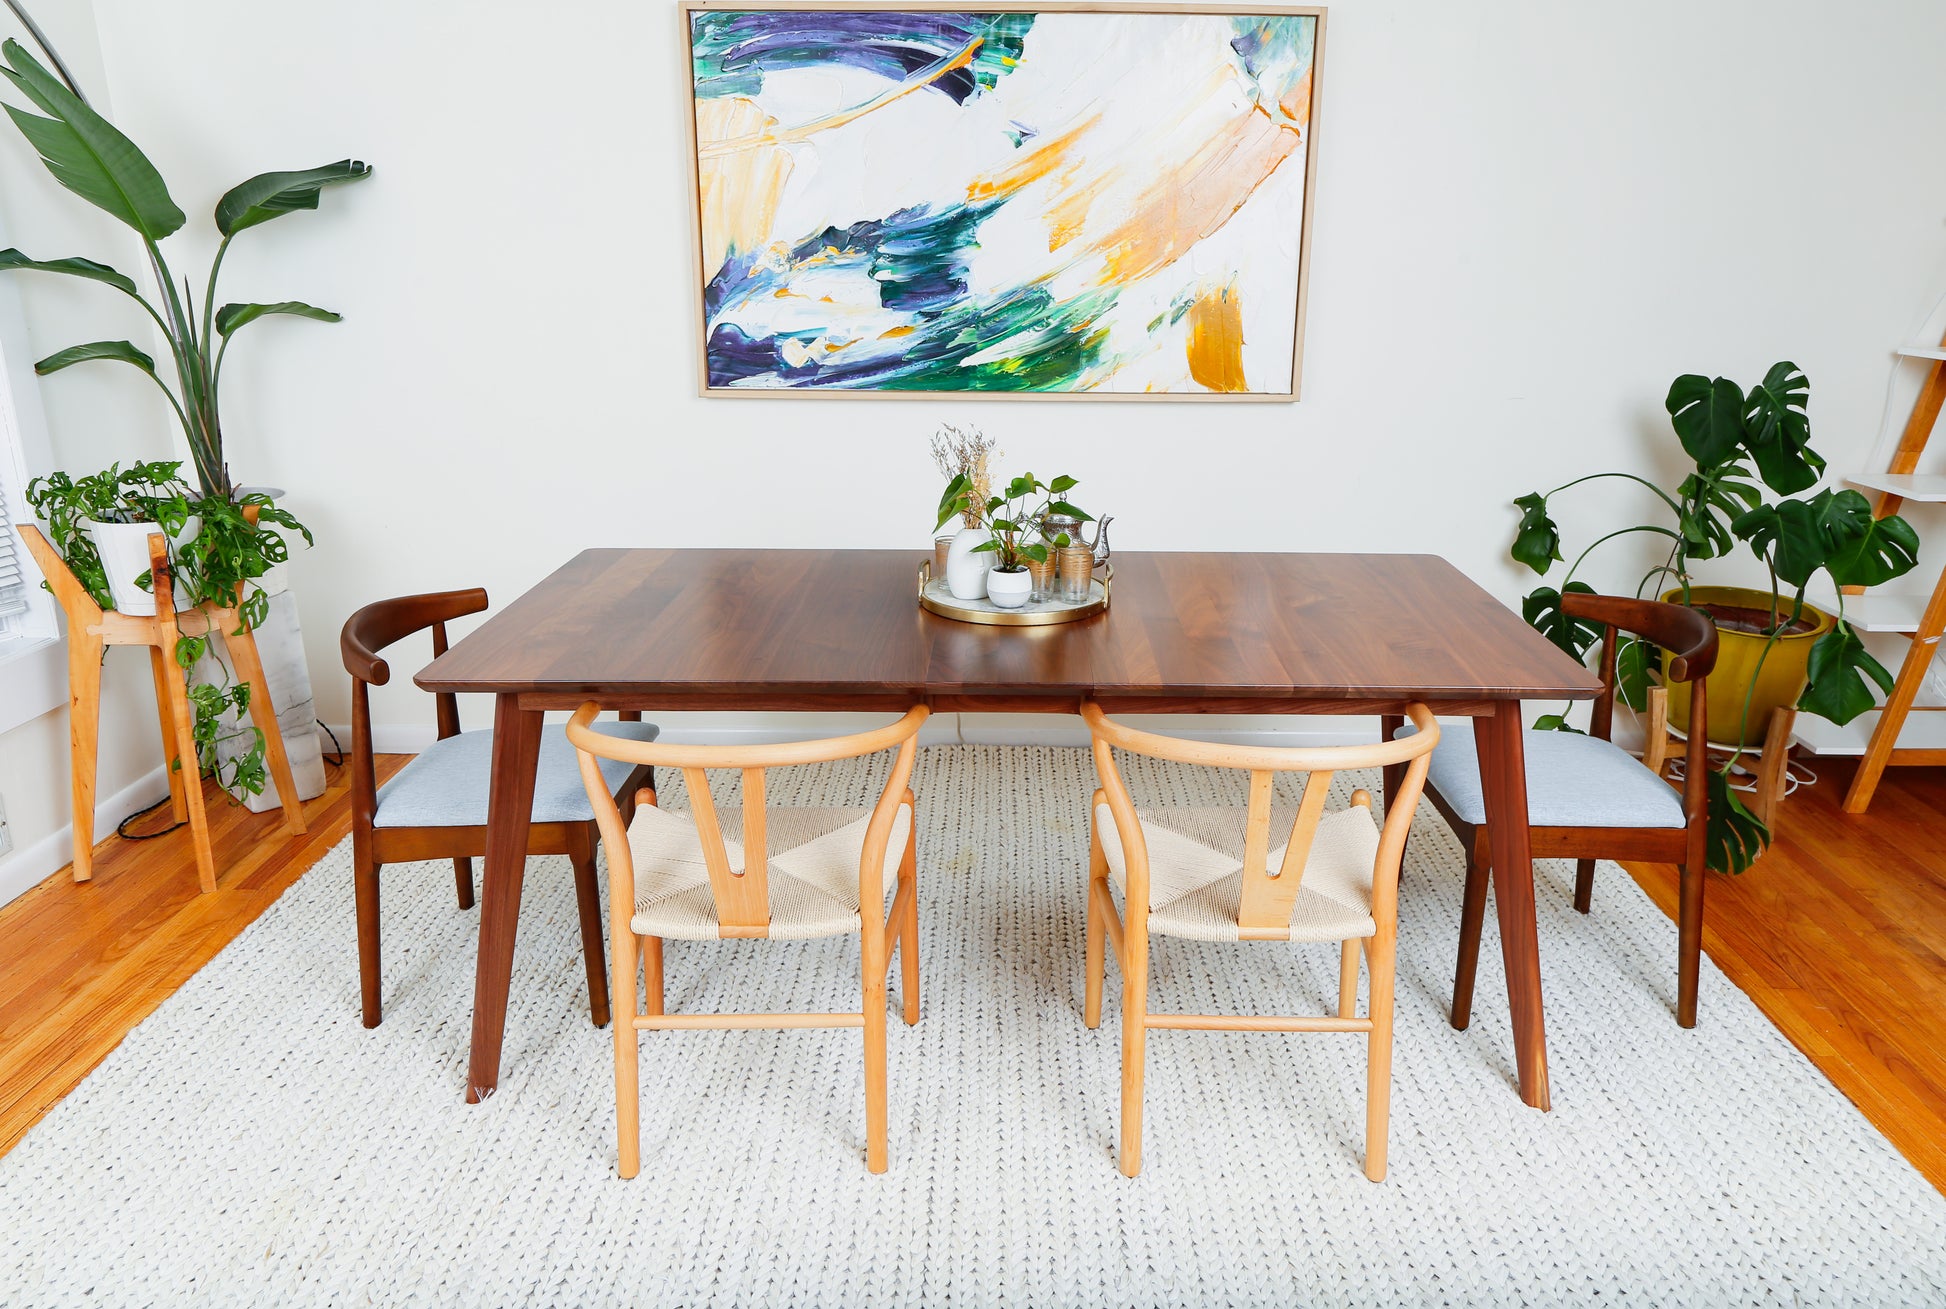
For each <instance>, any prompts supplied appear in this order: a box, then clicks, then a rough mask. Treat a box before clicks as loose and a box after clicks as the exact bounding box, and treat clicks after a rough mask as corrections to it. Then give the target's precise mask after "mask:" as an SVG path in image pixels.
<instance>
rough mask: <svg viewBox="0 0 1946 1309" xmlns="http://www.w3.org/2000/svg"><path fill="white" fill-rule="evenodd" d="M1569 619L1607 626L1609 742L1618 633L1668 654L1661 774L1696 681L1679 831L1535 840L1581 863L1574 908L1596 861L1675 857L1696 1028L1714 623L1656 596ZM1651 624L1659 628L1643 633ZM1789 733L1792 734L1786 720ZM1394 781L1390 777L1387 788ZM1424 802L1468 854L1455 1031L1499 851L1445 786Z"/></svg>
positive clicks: (1660, 726)
mask: <svg viewBox="0 0 1946 1309" xmlns="http://www.w3.org/2000/svg"><path fill="white" fill-rule="evenodd" d="M1561 608H1562V610H1563V611H1564V612H1566V613H1567V614H1569V615H1570V616H1571V617H1575V618H1581V619H1586V620H1590V621H1593V622H1598V623H1601V624H1602V635H1601V664H1600V668H1601V684H1602V691H1601V695H1600V696H1599V697H1597V699H1596V700H1595V702H1594V711H1593V714H1592V717H1591V719H1590V721H1589V724H1588V734H1589V735H1590V736H1594V737H1599V738H1600V739H1602V740H1604V741H1606V740H1609V739H1610V738H1611V736H1612V734H1613V729H1614V722H1615V659H1616V654H1617V647H1618V641H1617V633H1618V632H1630V633H1632V634H1634V635H1636V636H1646V637H1647V638H1648V639H1650V640H1656V641H1657V642H1658V644H1661V645H1662V646H1663V648H1664V649H1665V650H1667V652H1668V658H1667V661H1666V663H1665V664H1664V667H1663V670H1662V676H1663V679H1664V682H1665V686H1658V687H1653V688H1651V690H1650V698H1649V702H1648V710H1649V714H1648V722H1647V724H1646V731H1647V735H1646V737H1645V742H1644V743H1645V752H1644V756H1643V763H1644V764H1645V765H1646V766H1647V767H1648V768H1649V770H1650V771H1651V772H1653V773H1655V774H1656V775H1657V776H1658V777H1659V776H1661V774H1662V769H1663V766H1664V765H1665V764H1666V763H1667V762H1668V761H1669V759H1670V757H1671V756H1670V754H1669V752H1668V751H1669V745H1670V737H1669V731H1668V700H1667V698H1666V697H1667V690H1666V683H1668V682H1688V683H1689V684H1690V692H1689V697H1690V698H1689V726H1690V730H1689V733H1688V740H1687V742H1686V743H1685V745H1684V755H1683V759H1684V781H1683V789H1682V807H1683V825H1682V826H1681V827H1534V828H1532V829H1531V834H1530V836H1529V838H1528V839H1529V841H1530V842H1531V843H1532V848H1533V852H1534V858H1536V859H1572V860H1574V861H1575V878H1574V907H1575V910H1576V911H1577V912H1579V913H1584V914H1585V913H1587V912H1588V911H1589V910H1590V908H1591V907H1592V906H1593V903H1594V890H1595V863H1596V861H1597V860H1600V859H1639V860H1644V861H1652V862H1656V863H1673V864H1676V865H1678V866H1679V867H1680V869H1681V886H1680V890H1679V892H1678V895H1677V901H1678V914H1677V940H1676V1022H1677V1023H1678V1024H1680V1025H1681V1026H1683V1027H1694V1026H1696V996H1697V989H1698V986H1699V982H1700V978H1701V972H1702V953H1703V886H1704V880H1705V878H1706V877H1707V875H1708V870H1707V868H1706V867H1705V864H1706V857H1705V855H1706V841H1707V838H1708V829H1709V784H1708V783H1709V771H1710V769H1709V743H1708V740H1707V736H1708V724H1709V705H1708V700H1707V693H1708V678H1709V674H1710V670H1711V669H1712V668H1714V667H1715V666H1716V646H1717V640H1716V626H1715V624H1714V623H1712V622H1711V621H1710V619H1709V618H1708V616H1707V615H1705V614H1703V613H1702V612H1701V611H1700V610H1696V609H1689V608H1685V607H1683V606H1681V605H1673V604H1667V603H1664V602H1662V601H1658V600H1634V599H1629V598H1626V597H1619V596H1605V595H1577V594H1574V593H1570V594H1568V595H1565V596H1563V597H1562V598H1561ZM1645 626H1651V627H1653V628H1654V629H1655V630H1652V631H1644V630H1643V629H1644V627H1645ZM1777 726H1778V725H1777V723H1776V722H1775V721H1773V723H1772V738H1771V741H1770V742H1769V744H1768V745H1767V746H1766V756H1767V758H1769V759H1772V760H1774V761H1776V763H1777V766H1779V767H1781V763H1782V760H1783V758H1784V753H1785V752H1784V750H1783V749H1781V748H1777V749H1774V750H1773V749H1772V747H1774V746H1777V745H1778V743H1777V742H1776V740H1775V732H1776V730H1777ZM1784 730H1786V731H1788V723H1786V724H1785V727H1784ZM1390 784H1391V783H1390V778H1389V777H1388V779H1387V787H1388V793H1389V788H1390ZM1426 798H1427V799H1428V800H1430V801H1431V802H1432V806H1433V808H1434V809H1436V810H1437V811H1438V812H1439V816H1440V817H1441V818H1444V819H1445V820H1446V825H1447V826H1448V827H1450V828H1452V829H1453V834H1454V835H1455V836H1457V837H1458V838H1459V842H1460V845H1461V846H1462V847H1463V848H1464V849H1465V851H1466V891H1465V894H1464V896H1463V897H1462V900H1461V904H1460V942H1459V959H1458V961H1457V963H1456V964H1455V966H1454V972H1453V1014H1452V1023H1453V1026H1454V1027H1455V1028H1458V1029H1461V1030H1464V1029H1465V1028H1466V1026H1467V1025H1468V1024H1469V1023H1471V1022H1472V1020H1473V981H1474V975H1475V974H1476V973H1477V972H1478V969H1479V962H1480V935H1481V931H1482V929H1483V928H1484V926H1485V924H1486V912H1487V889H1488V884H1489V882H1490V880H1491V877H1490V874H1491V872H1492V868H1493V853H1492V849H1491V847H1490V845H1489V843H1488V840H1487V828H1486V825H1485V824H1481V825H1479V826H1477V827H1476V826H1474V825H1473V824H1471V823H1468V822H1466V821H1464V820H1463V819H1461V818H1460V816H1459V815H1458V814H1457V813H1456V812H1455V811H1454V809H1453V807H1452V805H1451V804H1449V803H1448V802H1447V800H1446V797H1445V796H1443V795H1441V794H1440V793H1439V788H1437V787H1432V786H1429V787H1427V788H1426Z"/></svg>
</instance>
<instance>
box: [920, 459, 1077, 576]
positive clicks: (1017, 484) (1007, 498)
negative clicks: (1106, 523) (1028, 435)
mask: <svg viewBox="0 0 1946 1309" xmlns="http://www.w3.org/2000/svg"><path fill="white" fill-rule="evenodd" d="M1075 485H1076V482H1075V479H1074V478H1072V477H1068V476H1065V475H1063V476H1061V477H1057V478H1055V479H1054V480H1053V481H1052V482H1042V481H1041V480H1040V479H1039V478H1038V477H1035V476H1034V475H1033V474H1032V473H1022V474H1021V475H1020V476H1019V477H1016V478H1014V479H1013V480H1012V481H1010V482H1009V483H1007V489H1006V491H1005V492H1003V493H1002V494H999V495H994V496H989V497H988V498H987V499H986V500H985V501H984V502H983V503H982V502H981V501H980V500H979V499H978V491H977V488H976V487H974V486H973V485H972V484H971V483H970V482H968V481H966V480H964V479H958V478H956V479H955V480H954V481H953V482H952V483H950V484H949V485H948V486H947V488H946V494H945V496H944V497H942V498H941V500H940V505H939V521H940V523H941V524H944V523H945V522H946V520H947V519H949V518H951V517H952V516H953V515H954V514H956V513H957V514H961V515H964V514H965V513H966V511H967V510H968V509H969V508H972V507H974V506H976V505H977V506H978V507H979V516H980V522H981V529H980V530H981V531H982V532H984V533H985V534H986V540H984V541H983V542H981V543H980V544H979V545H976V546H975V547H973V553H974V554H976V555H992V556H993V557H994V562H993V567H992V571H990V572H989V573H987V575H986V595H987V599H989V600H991V601H993V603H994V604H996V605H998V606H999V607H1000V608H1002V609H1018V608H1020V607H1021V606H1022V605H1024V604H1026V603H1027V600H1028V597H1029V596H1031V595H1032V594H1033V591H1034V579H1033V575H1032V574H1031V573H1029V572H1028V571H1027V565H1028V563H1029V562H1030V561H1032V562H1034V563H1045V562H1046V561H1047V557H1048V547H1047V543H1046V542H1045V541H1038V540H1030V539H1029V538H1030V537H1031V536H1034V535H1036V534H1037V533H1038V530H1039V528H1038V524H1039V523H1040V520H1041V518H1042V516H1043V515H1046V514H1049V513H1058V514H1067V515H1070V516H1072V517H1075V518H1078V519H1080V520H1081V521H1082V522H1087V521H1089V520H1090V518H1091V515H1089V514H1087V513H1086V512H1084V511H1083V510H1081V509H1079V508H1077V507H1076V506H1074V505H1072V504H1069V503H1068V502H1067V501H1066V500H1063V499H1061V498H1060V497H1061V496H1063V495H1065V494H1066V493H1067V492H1068V491H1070V490H1072V489H1073V488H1074V486H1075ZM1037 495H1038V496H1041V497H1042V499H1041V502H1040V504H1039V505H1038V506H1035V507H1033V508H1029V505H1030V504H1032V502H1033V499H1034V497H1035V496H1037ZM948 585H949V586H950V582H949V583H948ZM954 594H955V595H958V594H959V593H958V592H957V591H955V592H954Z"/></svg>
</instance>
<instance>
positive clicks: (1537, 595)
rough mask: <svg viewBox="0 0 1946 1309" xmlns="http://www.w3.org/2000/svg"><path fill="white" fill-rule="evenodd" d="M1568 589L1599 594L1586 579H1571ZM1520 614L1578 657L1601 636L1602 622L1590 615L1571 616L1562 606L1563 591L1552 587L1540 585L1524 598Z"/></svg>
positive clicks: (1535, 628) (1550, 638)
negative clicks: (1591, 617)
mask: <svg viewBox="0 0 1946 1309" xmlns="http://www.w3.org/2000/svg"><path fill="white" fill-rule="evenodd" d="M1566 589H1567V590H1569V591H1573V592H1576V593H1578V594H1582V595H1593V594H1594V593H1595V589H1594V588H1593V587H1592V586H1589V585H1588V584H1587V583H1586V582H1569V583H1568V584H1567V587H1566ZM1520 616H1521V617H1522V618H1525V619H1526V620H1527V622H1528V624H1529V625H1530V626H1532V627H1533V628H1534V630H1535V631H1537V632H1539V633H1540V634H1541V635H1542V636H1545V637H1546V638H1547V639H1548V640H1550V641H1552V642H1554V644H1555V645H1558V646H1560V647H1561V649H1563V650H1565V651H1567V652H1568V653H1569V654H1571V655H1573V656H1574V657H1575V658H1576V659H1580V658H1582V657H1584V656H1585V655H1586V654H1587V653H1588V648H1589V647H1590V646H1592V645H1593V644H1594V643H1595V642H1596V641H1597V640H1599V639H1600V637H1601V624H1600V623H1597V622H1593V621H1591V620H1589V619H1586V618H1574V617H1571V616H1570V615H1569V614H1568V613H1567V612H1566V611H1565V610H1563V609H1562V608H1561V592H1559V591H1557V590H1555V589H1554V588H1553V587H1551V586H1543V587H1538V588H1536V589H1535V590H1534V591H1533V592H1532V593H1531V594H1530V595H1528V597H1527V598H1526V599H1525V600H1522V601H1521V602H1520Z"/></svg>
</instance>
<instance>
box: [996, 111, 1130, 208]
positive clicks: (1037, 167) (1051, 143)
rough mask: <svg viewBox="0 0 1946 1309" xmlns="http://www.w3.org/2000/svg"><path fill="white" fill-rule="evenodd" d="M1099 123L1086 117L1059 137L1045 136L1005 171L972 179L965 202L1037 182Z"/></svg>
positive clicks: (1069, 156) (1070, 154) (1096, 117)
mask: <svg viewBox="0 0 1946 1309" xmlns="http://www.w3.org/2000/svg"><path fill="white" fill-rule="evenodd" d="M1100 122H1101V115H1100V114H1090V115H1089V116H1088V117H1086V118H1084V119H1082V120H1081V121H1080V122H1078V123H1076V124H1075V125H1074V126H1073V127H1070V128H1069V129H1067V130H1066V131H1065V132H1062V133H1061V134H1060V135H1059V136H1050V137H1048V138H1047V140H1045V141H1043V142H1041V143H1040V144H1039V145H1037V146H1035V147H1034V148H1033V149H1032V150H1029V151H1027V152H1026V153H1025V154H1024V155H1023V156H1022V157H1021V158H1019V159H1016V160H1015V161H1014V162H1013V163H1011V164H1008V165H1007V166H1006V167H1005V168H1002V169H998V170H996V171H994V172H991V173H988V174H986V176H984V177H976V178H974V179H973V181H972V182H971V183H969V184H968V185H967V188H966V198H967V200H968V201H969V202H971V201H975V200H992V199H996V198H998V197H1001V196H1008V195H1012V194H1013V193H1014V192H1016V191H1018V190H1020V189H1021V188H1022V187H1026V186H1031V185H1033V184H1034V183H1035V182H1038V181H1040V180H1041V179H1042V178H1043V177H1046V176H1047V175H1048V174H1049V173H1051V172H1053V171H1054V170H1055V169H1056V168H1059V167H1060V166H1061V165H1062V164H1065V163H1069V162H1070V161H1071V159H1072V158H1073V155H1074V146H1075V143H1076V142H1078V141H1079V140H1080V139H1081V138H1082V137H1083V136H1085V135H1087V134H1088V133H1089V132H1090V131H1092V130H1093V129H1094V128H1095V126H1096V125H1097V124H1099V123H1100Z"/></svg>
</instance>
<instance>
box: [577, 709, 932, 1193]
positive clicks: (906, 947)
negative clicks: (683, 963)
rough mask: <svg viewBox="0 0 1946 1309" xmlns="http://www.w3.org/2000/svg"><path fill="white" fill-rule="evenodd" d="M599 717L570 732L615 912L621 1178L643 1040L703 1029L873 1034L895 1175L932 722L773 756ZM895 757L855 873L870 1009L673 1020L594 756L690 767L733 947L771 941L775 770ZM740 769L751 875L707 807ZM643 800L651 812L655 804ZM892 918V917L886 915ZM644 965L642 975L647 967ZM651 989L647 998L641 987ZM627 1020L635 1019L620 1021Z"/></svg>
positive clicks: (906, 719)
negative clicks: (769, 837)
mask: <svg viewBox="0 0 1946 1309" xmlns="http://www.w3.org/2000/svg"><path fill="white" fill-rule="evenodd" d="M597 712H599V706H597V705H596V704H595V703H594V702H593V701H589V702H588V703H586V704H584V705H582V706H581V708H580V709H578V710H577V711H576V712H575V714H574V717H573V718H571V719H570V720H569V721H568V740H570V741H571V742H573V743H574V747H575V749H576V750H578V751H579V752H580V757H581V778H582V781H583V783H585V784H586V786H587V788H588V799H589V801H590V802H591V803H592V804H593V805H594V809H595V821H596V823H597V824H599V825H600V828H601V835H602V839H603V840H604V841H605V842H606V843H607V846H608V913H609V936H610V938H611V940H612V946H613V948H612V949H611V951H610V954H611V956H612V960H611V963H610V970H609V976H610V988H611V993H610V998H609V1004H610V1007H611V1008H612V1010H613V1011H614V1013H615V1014H616V1018H617V1021H616V1023H615V1130H616V1139H617V1165H618V1171H619V1172H620V1174H621V1176H622V1177H624V1178H629V1177H634V1176H635V1175H636V1174H637V1173H639V1172H640V1171H641V1167H642V1156H641V1112H640V1107H639V1098H638V1097H639V1087H638V1078H639V1068H638V1062H637V1061H638V1058H639V1048H640V1040H641V1035H640V1034H641V1033H643V1032H664V1031H689V1030H694V1029H697V1028H737V1029H750V1028H803V1027H862V1028H863V1029H864V1033H865V1166H866V1168H868V1169H869V1170H870V1171H872V1172H874V1173H882V1172H884V1171H885V1169H886V1167H887V1164H888V1162H889V1159H888V1150H887V1145H886V1135H887V1133H886V1115H887V1110H886V1052H885V1045H886V1022H885V1010H886V994H885V991H886V987H885V976H886V972H887V970H888V969H889V968H890V966H891V962H892V956H893V955H894V953H897V954H898V956H899V959H900V963H901V965H902V971H901V986H900V990H901V992H902V1000H903V1006H902V1017H903V1018H904V1019H905V1022H906V1025H907V1026H911V1025H912V1024H914V1023H917V1022H918V1021H919V887H918V828H919V812H918V808H917V806H916V804H915V802H914V800H913V795H912V789H911V786H910V782H911V779H912V766H913V762H914V760H915V758H916V757H917V753H918V744H919V741H918V738H919V728H920V727H921V726H922V725H923V724H924V723H925V721H926V718H927V715H928V711H927V709H926V708H925V707H924V706H923V705H921V706H918V707H916V708H913V709H911V710H909V711H908V712H907V713H906V714H905V715H904V716H903V717H901V718H900V719H899V720H898V721H897V722H896V723H892V724H891V725H889V726H886V727H881V728H878V729H876V730H874V731H870V732H861V733H858V734H856V735H852V736H841V737H833V738H828V739H824V740H815V741H792V742H784V743H780V744H770V745H748V746H705V745H674V744H667V743H664V742H660V741H624V740H621V739H619V738H616V737H612V736H606V735H603V734H601V733H599V732H596V731H595V730H593V728H592V726H591V724H592V723H593V721H594V718H595V715H596V713H597ZM895 746H896V747H897V748H898V754H897V755H896V756H895V757H894V759H893V761H892V773H891V776H890V778H889V779H888V780H887V781H886V784H885V790H884V792H883V793H882V794H881V795H880V797H879V800H878V803H877V804H876V805H875V806H874V807H873V809H872V815H871V819H870V821H869V822H868V823H867V825H866V830H865V844H864V850H863V853H862V854H861V856H860V858H859V864H858V919H859V955H860V959H859V964H860V971H861V977H862V988H861V990H862V995H863V1003H862V1005H861V1007H860V1009H859V1011H858V1012H856V1013H729V1014H671V1013H667V1012H665V1011H664V1008H663V991H662V939H661V938H660V937H655V936H642V937H638V936H637V935H636V934H635V927H634V920H635V862H634V859H633V857H632V854H631V851H630V847H629V843H628V820H627V819H626V818H625V817H624V816H623V814H622V811H621V809H620V807H619V806H618V805H617V804H616V803H615V800H614V798H613V797H612V796H610V795H609V794H608V793H607V788H606V786H605V785H603V783H602V780H601V770H600V767H599V765H598V764H597V763H596V759H597V758H603V759H620V760H625V761H627V762H629V763H637V764H648V765H652V766H655V767H659V768H677V769H680V770H682V776H683V781H684V783H685V784H686V785H687V787H688V791H689V800H690V806H691V815H692V818H693V819H694V821H695V824H696V831H697V835H698V837H699V838H700V841H701V845H702V851H703V858H704V860H705V862H706V863H707V864H708V866H709V879H710V891H711V894H712V895H713V896H714V897H715V900H716V913H717V921H718V924H719V926H718V929H717V933H718V936H719V937H722V938H724V939H737V938H751V937H756V938H761V937H767V936H769V935H770V890H769V880H768V872H767V862H766V850H765V845H764V830H765V822H764V817H765V814H764V796H765V791H764V773H765V771H766V770H767V769H771V768H783V767H789V766H792V765H796V764H814V763H828V762H831V761H833V760H838V759H856V758H861V757H863V756H865V755H872V754H877V753H879V752H880V751H882V750H888V749H891V748H893V747H895ZM730 768H734V769H738V770H740V772H741V774H742V779H743V852H744V867H743V870H742V871H741V872H737V871H736V870H734V869H732V868H731V867H730V862H729V853H728V851H727V850H726V849H725V847H724V843H723V829H722V826H721V824H720V822H719V821H718V818H717V814H716V805H715V802H714V800H713V799H712V798H711V796H710V788H709V770H710V769H730ZM641 802H642V803H645V804H654V803H655V796H654V795H653V794H647V795H644V796H642V797H641ZM902 804H903V805H906V806H909V807H910V808H911V821H910V822H909V823H908V824H907V830H906V844H905V852H904V854H903V856H902V857H901V859H900V862H899V867H898V886H897V889H896V891H895V893H894V895H893V899H892V906H891V908H890V910H885V909H884V905H885V856H886V846H887V843H888V842H889V841H890V839H891V836H892V826H893V824H894V823H895V822H896V821H897V820H898V811H899V806H900V805H902ZM881 912H883V917H881ZM638 959H639V961H640V962H639V964H638V962H637V961H638ZM638 968H639V971H640V973H641V975H642V978H643V989H642V992H639V993H638V990H637V986H636V980H637V973H638ZM624 1018H626V1021H623V1019H624Z"/></svg>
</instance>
